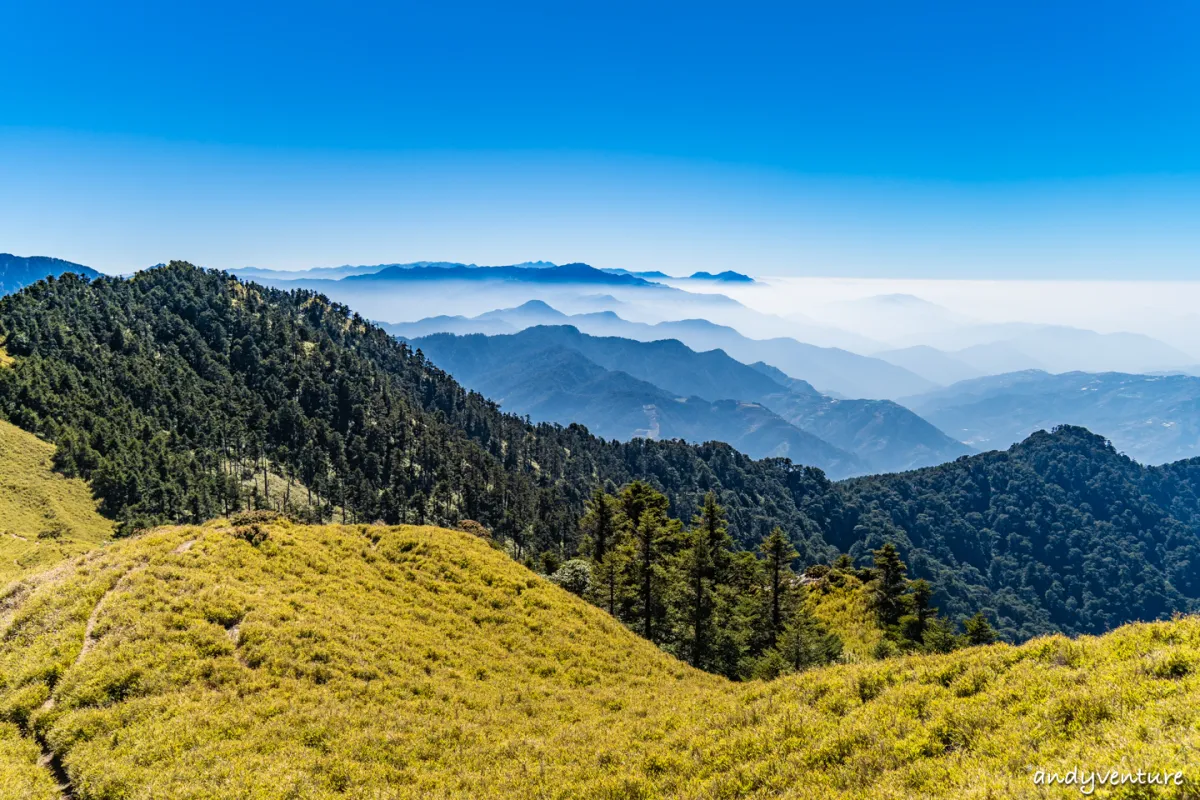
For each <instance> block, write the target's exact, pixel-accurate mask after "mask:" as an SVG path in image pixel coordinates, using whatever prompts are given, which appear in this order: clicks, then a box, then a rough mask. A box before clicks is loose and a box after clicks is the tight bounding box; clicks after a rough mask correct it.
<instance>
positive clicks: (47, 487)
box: [0, 366, 113, 585]
mask: <svg viewBox="0 0 1200 800" xmlns="http://www.w3.org/2000/svg"><path fill="white" fill-rule="evenodd" d="M0 368H2V366H0ZM53 455H54V445H52V444H48V443H47V442H43V441H42V440H40V439H38V438H37V437H36V436H33V435H32V434H29V433H26V432H25V431H23V430H21V429H20V428H16V427H14V426H13V425H10V424H9V423H7V422H4V421H0V585H2V584H5V583H7V582H8V581H9V580H11V579H12V578H14V577H16V576H17V575H21V574H24V573H26V572H28V571H30V570H32V569H36V568H39V567H42V566H45V565H52V564H55V563H58V562H59V561H62V560H63V559H64V558H67V557H69V556H73V555H78V554H79V553H83V552H86V551H87V550H91V549H92V548H94V547H96V546H97V545H99V544H100V543H101V542H105V541H107V540H109V539H111V538H112V535H113V524H112V522H110V521H109V520H106V519H104V518H103V517H101V516H100V515H99V514H98V513H96V501H95V500H93V499H92V493H91V491H90V489H89V487H88V485H87V484H86V483H84V482H83V481H81V480H79V479H77V478H65V477H63V476H62V475H59V474H57V473H55V472H54V471H53V464H52V458H53Z"/></svg>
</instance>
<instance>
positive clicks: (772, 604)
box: [759, 527, 800, 646]
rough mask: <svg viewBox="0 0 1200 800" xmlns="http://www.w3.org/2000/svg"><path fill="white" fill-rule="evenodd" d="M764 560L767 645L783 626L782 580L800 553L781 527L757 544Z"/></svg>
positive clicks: (784, 588) (776, 637)
mask: <svg viewBox="0 0 1200 800" xmlns="http://www.w3.org/2000/svg"><path fill="white" fill-rule="evenodd" d="M759 550H760V551H761V552H762V554H763V556H764V558H765V560H766V564H765V567H766V571H767V592H768V603H769V609H770V616H769V619H768V627H767V642H768V646H770V645H774V644H775V641H776V640H777V639H778V637H779V634H780V632H781V631H782V628H783V610H782V606H783V602H782V601H783V593H784V591H785V590H786V587H785V584H784V582H785V581H786V579H787V577H788V573H789V572H791V564H792V559H794V558H796V556H798V555H800V554H799V553H798V552H796V548H795V547H793V546H792V542H791V540H790V539H788V536H787V533H785V532H784V530H783V528H779V527H776V528H775V529H774V530H772V531H771V534H770V535H769V536H768V537H767V538H766V539H764V540H763V543H762V544H761V545H760V546H759Z"/></svg>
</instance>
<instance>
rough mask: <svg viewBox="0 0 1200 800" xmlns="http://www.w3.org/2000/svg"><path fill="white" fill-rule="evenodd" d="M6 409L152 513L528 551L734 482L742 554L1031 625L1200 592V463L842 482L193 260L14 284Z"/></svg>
mask: <svg viewBox="0 0 1200 800" xmlns="http://www.w3.org/2000/svg"><path fill="white" fill-rule="evenodd" d="M0 346H2V347H3V350H4V352H5V353H6V354H7V355H5V356H3V357H0V364H4V365H6V366H3V367H2V368H0V415H2V416H3V417H4V418H6V419H8V420H10V421H12V422H14V423H15V424H17V425H19V426H21V427H23V428H25V429H26V430H30V431H33V432H35V433H37V434H39V435H41V436H43V437H44V438H46V439H48V440H50V441H52V442H54V443H56V445H57V451H56V455H55V463H56V466H57V468H58V469H59V470H60V471H62V472H64V473H66V474H68V475H78V476H80V477H84V478H87V479H88V480H90V481H91V483H92V486H93V490H94V491H95V492H96V495H97V497H98V498H99V499H100V501H101V504H102V506H101V507H102V510H103V511H104V513H106V514H107V515H109V516H111V517H112V518H114V519H116V520H118V521H120V522H121V523H122V526H123V529H124V530H127V531H128V530H134V529H137V528H140V527H145V526H148V525H151V524H154V523H157V522H162V521H182V522H194V521H200V520H203V519H207V518H210V517H212V516H216V515H224V514H228V513H231V512H233V511H237V510H239V509H243V508H247V507H284V506H286V507H288V508H290V509H293V510H294V511H295V512H296V513H298V514H299V515H301V516H306V517H307V518H309V519H313V520H328V519H337V520H338V521H341V520H343V519H344V520H347V521H358V522H371V521H375V520H382V521H385V522H390V523H395V522H414V523H437V524H444V525H457V524H459V523H460V522H461V521H462V520H467V519H469V520H473V521H477V522H478V523H480V525H481V526H483V527H484V528H485V529H487V530H488V531H490V533H491V536H492V537H493V538H494V539H496V540H498V541H501V542H504V543H505V544H506V546H507V547H509V548H510V549H511V551H512V552H513V553H514V555H515V556H517V557H518V558H520V559H526V558H534V559H541V558H542V556H543V554H546V553H551V554H553V556H552V557H556V558H558V559H560V560H561V561H566V560H568V559H570V558H571V557H572V556H575V555H579V554H581V553H584V552H585V550H586V547H587V543H586V540H585V538H584V536H585V533H584V530H583V529H584V528H586V525H581V520H584V519H585V516H586V514H587V513H588V511H589V509H588V503H589V500H590V499H591V498H592V496H593V494H594V492H595V490H597V489H605V488H607V489H608V490H609V491H610V492H616V491H617V490H618V489H619V488H621V487H627V486H628V485H630V484H631V483H632V482H634V481H639V480H640V481H644V482H645V483H646V484H647V485H648V486H650V487H652V488H653V490H654V491H655V492H659V493H661V494H662V495H663V496H664V497H665V498H666V503H667V508H668V509H669V516H670V517H671V518H674V519H677V520H685V521H689V520H692V519H693V518H695V517H696V516H697V515H698V514H700V513H701V511H702V509H703V507H704V503H705V498H706V496H707V495H708V493H709V492H712V493H713V495H714V498H715V500H716V502H717V503H719V505H720V506H721V507H722V508H723V512H724V515H725V518H726V520H727V529H728V534H729V536H730V538H731V540H732V542H733V547H734V549H735V550H737V551H749V552H753V551H757V550H758V549H759V547H760V545H761V544H762V543H763V542H764V541H765V540H767V539H769V538H770V536H771V534H772V531H774V530H775V529H776V528H779V529H780V530H781V532H782V534H783V535H784V536H786V538H787V539H788V541H789V542H790V543H791V545H792V546H793V547H794V548H795V550H796V552H797V556H796V557H795V559H794V560H795V561H796V562H797V563H802V564H814V563H832V562H833V561H834V560H835V559H836V558H837V557H838V555H839V553H848V554H849V556H850V557H851V559H852V560H853V561H854V562H855V563H856V564H857V566H859V567H863V566H866V565H868V563H872V562H873V558H872V556H871V553H872V551H875V550H878V549H880V548H881V547H882V546H883V545H884V544H886V543H889V542H891V543H893V544H894V545H895V546H896V547H897V548H898V549H899V555H900V556H901V557H902V558H903V559H904V560H905V561H906V562H907V565H908V569H909V572H910V573H911V575H912V577H914V578H918V579H919V578H925V579H928V580H930V581H931V583H932V584H933V588H934V594H933V597H932V602H933V604H934V605H937V606H940V607H941V608H942V611H943V613H944V614H945V615H947V616H948V617H949V618H951V619H954V620H962V619H964V618H966V617H968V616H970V615H971V614H973V613H974V612H975V611H977V610H979V609H983V610H984V611H985V613H986V615H987V617H989V618H990V619H991V620H992V622H993V623H994V624H995V625H996V626H997V627H998V629H999V630H1000V631H1001V633H1002V634H1003V635H1004V636H1006V637H1009V638H1022V637H1027V636H1030V635H1033V634H1035V633H1039V632H1044V631H1049V630H1062V631H1065V632H1068V633H1075V632H1095V631H1100V630H1103V629H1106V628H1109V627H1112V626H1114V625H1116V624H1119V623H1120V622H1123V621H1127V620H1130V619H1137V618H1151V617H1161V616H1165V615H1169V614H1170V613H1171V612H1172V611H1174V610H1190V609H1192V608H1194V607H1195V604H1196V599H1197V597H1200V585H1198V583H1200V578H1198V571H1200V561H1198V560H1197V559H1198V557H1200V544H1198V540H1197V532H1198V530H1200V502H1198V501H1197V493H1196V489H1195V487H1196V485H1197V480H1200V463H1193V462H1180V463H1178V464H1174V465H1168V466H1166V467H1160V468H1146V467H1142V466H1140V465H1137V464H1135V463H1134V462H1132V461H1129V460H1128V459H1125V458H1124V457H1122V456H1120V455H1119V454H1117V453H1116V452H1115V451H1113V449H1112V448H1111V446H1109V445H1108V444H1107V443H1106V442H1105V441H1104V440H1103V439H1102V438H1101V437H1097V436H1094V435H1092V434H1090V433H1088V432H1087V431H1084V430H1082V429H1078V428H1061V429H1057V430H1055V431H1054V432H1052V433H1048V434H1041V435H1038V436H1035V437H1033V438H1031V439H1030V440H1029V441H1027V442H1025V443H1023V444H1022V445H1019V446H1017V447H1015V448H1013V449H1012V450H1011V451H1009V452H1007V453H989V454H984V455H981V456H975V457H970V458H963V459H959V460H958V461H956V462H953V463H950V464H946V465H943V466H941V467H935V468H930V469H925V470H919V471H916V472H910V473H903V474H900V475H889V476H875V477H869V478H862V479H856V480H854V481H849V482H846V483H844V484H834V483H832V482H830V481H829V480H828V479H827V478H826V477H825V476H824V475H823V474H822V473H821V471H820V470H816V469H813V468H809V467H804V466H800V465H796V464H792V463H791V462H789V461H787V460H785V459H766V460H761V461H754V460H751V459H750V458H748V457H746V456H744V455H742V454H740V453H738V452H737V451H735V450H733V449H732V448H730V447H729V446H727V445H724V444H720V443H707V444H702V445H690V444H686V443H684V442H680V441H646V440H635V441H632V442H626V443H620V442H615V441H605V440H602V439H599V438H597V437H595V436H593V435H591V434H590V433H589V432H588V431H587V430H586V429H585V428H583V427H582V426H579V425H570V426H565V427H564V426H558V425H532V424H530V423H529V422H528V421H527V420H523V419H520V418H518V417H516V416H513V415H509V414H504V413H502V412H501V411H500V410H499V409H498V408H497V406H496V405H495V404H494V403H491V402H489V401H488V400H487V399H485V398H483V397H482V396H480V395H478V394H474V393H470V392H467V391H465V390H464V389H463V388H462V387H461V386H459V384H458V383H457V382H456V381H454V380H453V379H452V378H451V377H450V376H449V375H447V374H446V373H445V372H443V371H441V370H439V369H438V368H437V367H435V366H434V365H433V364H431V363H429V362H428V361H427V360H426V359H425V357H424V356H423V355H422V354H421V353H420V352H415V351H413V350H411V349H409V348H408V347H406V346H405V345H403V344H401V343H399V342H397V341H395V340H394V339H393V338H392V337H390V336H389V335H388V334H387V333H386V332H384V331H383V330H381V329H379V328H378V327H376V326H374V325H371V324H369V323H368V322H367V321H365V320H363V319H362V318H361V317H359V316H358V315H356V314H354V313H353V312H352V311H350V310H349V309H347V308H346V307H344V306H340V305H337V304H334V303H331V302H329V301H328V300H327V299H325V298H324V297H322V296H321V295H318V294H315V293H312V292H308V291H303V290H297V291H291V292H287V291H282V290H275V289H266V288H263V287H260V286H257V285H255V284H248V283H242V282H240V281H237V280H236V279H234V278H232V277H230V276H229V275H227V274H224V273H219V272H208V271H205V270H201V269H198V268H196V267H193V266H190V265H187V264H183V263H178V262H176V263H172V264H170V265H168V266H166V267H161V268H157V269H153V270H149V271H146V272H143V273H140V274H138V275H136V276H134V277H133V278H130V279H115V278H100V279H96V280H92V281H89V280H87V279H84V278H81V277H78V276H74V275H65V276H63V277H61V278H57V279H48V280H46V281H43V282H40V283H38V284H36V285H34V286H31V287H28V288H26V289H25V290H23V291H21V292H20V293H18V294H15V295H11V296H9V297H5V298H3V299H2V300H0Z"/></svg>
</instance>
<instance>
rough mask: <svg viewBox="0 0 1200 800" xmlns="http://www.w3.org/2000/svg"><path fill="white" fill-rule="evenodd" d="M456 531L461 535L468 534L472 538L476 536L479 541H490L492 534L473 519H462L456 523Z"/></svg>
mask: <svg viewBox="0 0 1200 800" xmlns="http://www.w3.org/2000/svg"><path fill="white" fill-rule="evenodd" d="M458 529H459V530H460V531H462V532H463V533H469V534H471V535H472V536H478V537H479V538H480V539H491V538H492V532H491V531H489V530H488V529H487V526H485V525H484V524H483V523H482V522H476V521H475V520H473V519H464V520H462V521H460V522H459V523H458Z"/></svg>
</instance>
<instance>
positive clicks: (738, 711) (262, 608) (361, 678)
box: [0, 521, 1200, 800]
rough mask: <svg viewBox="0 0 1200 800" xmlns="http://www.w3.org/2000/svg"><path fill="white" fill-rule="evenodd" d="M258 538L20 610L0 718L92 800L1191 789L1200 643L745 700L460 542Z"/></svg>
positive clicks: (56, 587) (142, 563)
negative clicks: (1143, 774)
mask: <svg viewBox="0 0 1200 800" xmlns="http://www.w3.org/2000/svg"><path fill="white" fill-rule="evenodd" d="M269 534H270V538H269V539H267V540H266V541H264V542H262V543H260V544H259V545H258V546H253V545H251V544H250V543H248V542H247V541H245V540H243V539H242V538H238V537H237V536H235V535H234V530H233V529H232V528H231V527H230V526H229V525H228V524H227V523H223V522H220V521H218V522H214V523H209V524H207V525H205V526H203V527H181V528H169V529H162V530H159V531H155V532H152V533H150V534H147V535H146V536H144V537H141V538H139V539H136V540H129V541H122V542H119V543H117V544H115V545H113V546H111V547H108V548H104V549H102V550H96V551H94V552H92V553H90V554H87V555H85V556H82V557H80V558H78V559H76V560H74V561H73V562H71V563H69V564H66V565H63V566H61V567H59V568H57V569H55V570H52V571H50V572H48V573H43V574H41V575H37V576H33V577H30V578H27V579H26V580H25V581H23V582H20V583H18V584H15V585H14V586H12V587H10V589H9V591H8V596H7V597H6V598H4V599H3V601H2V602H0V609H7V611H0V613H3V617H2V618H0V629H2V630H3V635H2V636H0V679H2V681H3V685H2V687H0V715H2V716H3V718H5V719H7V720H9V721H10V722H11V723H13V724H20V725H22V726H24V727H25V729H26V730H29V731H37V732H40V733H41V734H42V735H43V737H44V738H45V740H46V741H47V742H48V743H49V746H51V747H52V748H54V750H55V751H56V752H57V753H58V754H59V755H60V756H61V758H62V761H63V763H64V764H65V765H66V768H67V770H68V771H69V773H70V775H71V777H72V780H73V783H74V788H75V792H76V796H77V797H79V798H100V797H105V798H108V797H113V798H123V797H131V798H132V797H138V798H143V797H170V798H188V797H254V798H275V797H279V798H282V797H294V798H306V797H327V796H331V795H335V794H339V793H344V794H345V796H350V797H363V798H368V797H369V798H374V799H375V800H378V799H379V798H391V797H426V796H457V797H564V798H565V797H609V798H618V797H622V798H623V797H653V796H681V797H739V796H750V795H756V794H757V795H759V796H787V797H812V798H825V797H837V796H853V797H863V798H868V797H869V798H887V797H913V798H916V797H956V798H957V797H979V798H983V797H1024V796H1029V797H1033V796H1039V797H1041V796H1047V795H1043V794H1040V793H1035V791H1034V787H1033V785H1032V782H1031V779H1030V776H1029V773H1028V772H1027V765H1030V764H1036V765H1038V766H1041V767H1047V768H1057V769H1059V770H1060V771H1065V770H1066V769H1068V768H1070V767H1073V766H1076V765H1083V766H1087V767H1094V768H1096V769H1109V768H1119V769H1132V770H1134V771H1136V770H1137V769H1138V768H1144V769H1166V768H1171V769H1176V768H1182V769H1184V770H1185V771H1186V770H1189V769H1191V770H1193V771H1194V770H1195V769H1196V768H1197V767H1200V751H1198V750H1197V747H1198V746H1200V732H1198V730H1200V726H1198V723H1200V691H1198V690H1200V620H1196V619H1190V618H1189V619H1181V620H1177V621H1174V622H1164V623H1154V624H1135V625H1130V626H1127V627H1125V628H1122V629H1120V630H1118V631H1116V632H1114V633H1112V634H1110V635H1108V636H1106V637H1103V638H1084V639H1080V640H1078V641H1069V640H1067V639H1065V638H1062V637H1052V638H1047V639H1039V640H1035V641H1032V642H1029V643H1027V644H1025V645H1023V646H1020V647H1013V646H1008V645H999V646H994V647H989V648H979V649H975V650H971V651H964V652H959V653H955V654H952V655H949V656H937V657H909V658H904V659H894V660H889V661H884V662H876V663H870V664H856V665H847V666H839V667H832V668H826V669H821V670H815V671H812V672H809V673H806V674H803V675H799V676H793V677H790V678H785V679H781V680H778V681H775V682H773V683H769V684H763V683H753V682H752V683H747V684H733V683H729V682H726V681H725V680H723V679H721V678H718V677H715V676H712V675H707V674H703V673H699V672H696V671H694V670H692V669H690V668H688V667H686V666H684V665H682V664H680V663H679V662H677V661H675V660H673V659H672V658H670V657H669V656H667V655H665V654H663V653H662V652H660V651H658V650H657V649H655V648H654V647H653V646H651V645H649V644H648V643H646V642H644V641H642V640H640V639H639V638H638V637H636V636H635V635H633V634H631V633H629V632H628V631H626V630H624V629H623V628H622V627H621V626H620V625H619V624H617V623H615V622H614V621H613V620H611V619H610V618H609V617H607V615H605V614H604V613H603V612H602V611H600V610H599V609H597V608H594V607H592V606H590V605H588V604H586V603H584V602H583V601H580V600H578V599H576V598H574V597H573V596H571V595H568V594H566V593H565V592H563V591H561V590H559V589H558V588H556V587H553V586H551V585H549V584H548V583H546V582H544V581H542V580H541V579H539V578H538V577H536V576H535V575H533V574H532V573H530V572H528V571H526V570H525V569H523V568H522V567H520V566H518V565H516V564H515V563H513V562H512V561H510V560H509V559H508V558H506V557H505V556H504V555H503V554H501V553H499V552H497V551H495V550H492V549H490V548H489V547H488V546H487V545H486V544H485V543H483V542H481V541H480V540H477V539H474V538H472V537H470V536H468V535H466V534H462V533H457V532H451V531H444V530H438V529H433V528H411V527H396V528H382V527H378V528H376V527H366V526H325V527H300V526H291V525H287V524H278V525H274V526H271V527H270V528H269ZM89 623H90V626H89ZM89 627H90V634H88V633H87V631H88V630H89ZM85 640H86V642H87V644H86V648H85V644H84V643H85ZM50 696H52V697H53V699H54V701H55V702H54V703H53V704H52V705H50V706H47V704H46V702H45V701H46V700H47V698H48V697H50ZM10 729H11V725H10V726H9V728H6V729H5V730H10ZM10 744H11V745H13V746H12V747H10ZM14 747H15V748H16V750H20V752H15V751H14ZM31 752H32V751H31V750H30V748H29V747H28V746H26V744H25V743H24V742H22V741H20V740H15V739H13V737H12V736H7V738H6V736H5V735H4V734H3V733H0V756H3V757H6V758H7V759H8V762H7V763H6V764H5V766H4V770H5V771H4V772H3V773H0V775H3V777H4V780H5V781H10V782H12V783H10V784H9V786H10V788H12V787H16V788H17V789H18V790H21V791H24V790H28V792H27V794H26V795H25V796H28V797H30V798H40V797H47V798H49V797H51V796H52V793H51V790H50V789H49V788H48V786H49V784H48V782H47V781H46V780H45V778H44V776H43V777H42V778H40V780H41V784H39V785H33V784H29V785H21V784H18V783H15V781H17V780H19V777H13V776H21V775H28V777H29V778H30V780H31V781H32V780H39V778H38V776H37V775H36V774H32V773H30V763H29V758H30V757H31ZM2 794H4V796H9V794H10V792H3V793H2ZM11 794H14V795H16V796H21V795H17V793H16V791H13V792H11ZM339 796H340V795H339ZM1050 796H1055V795H1054V794H1053V793H1050ZM1061 796H1064V797H1076V796H1078V792H1077V790H1074V789H1072V790H1062V791H1061Z"/></svg>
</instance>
